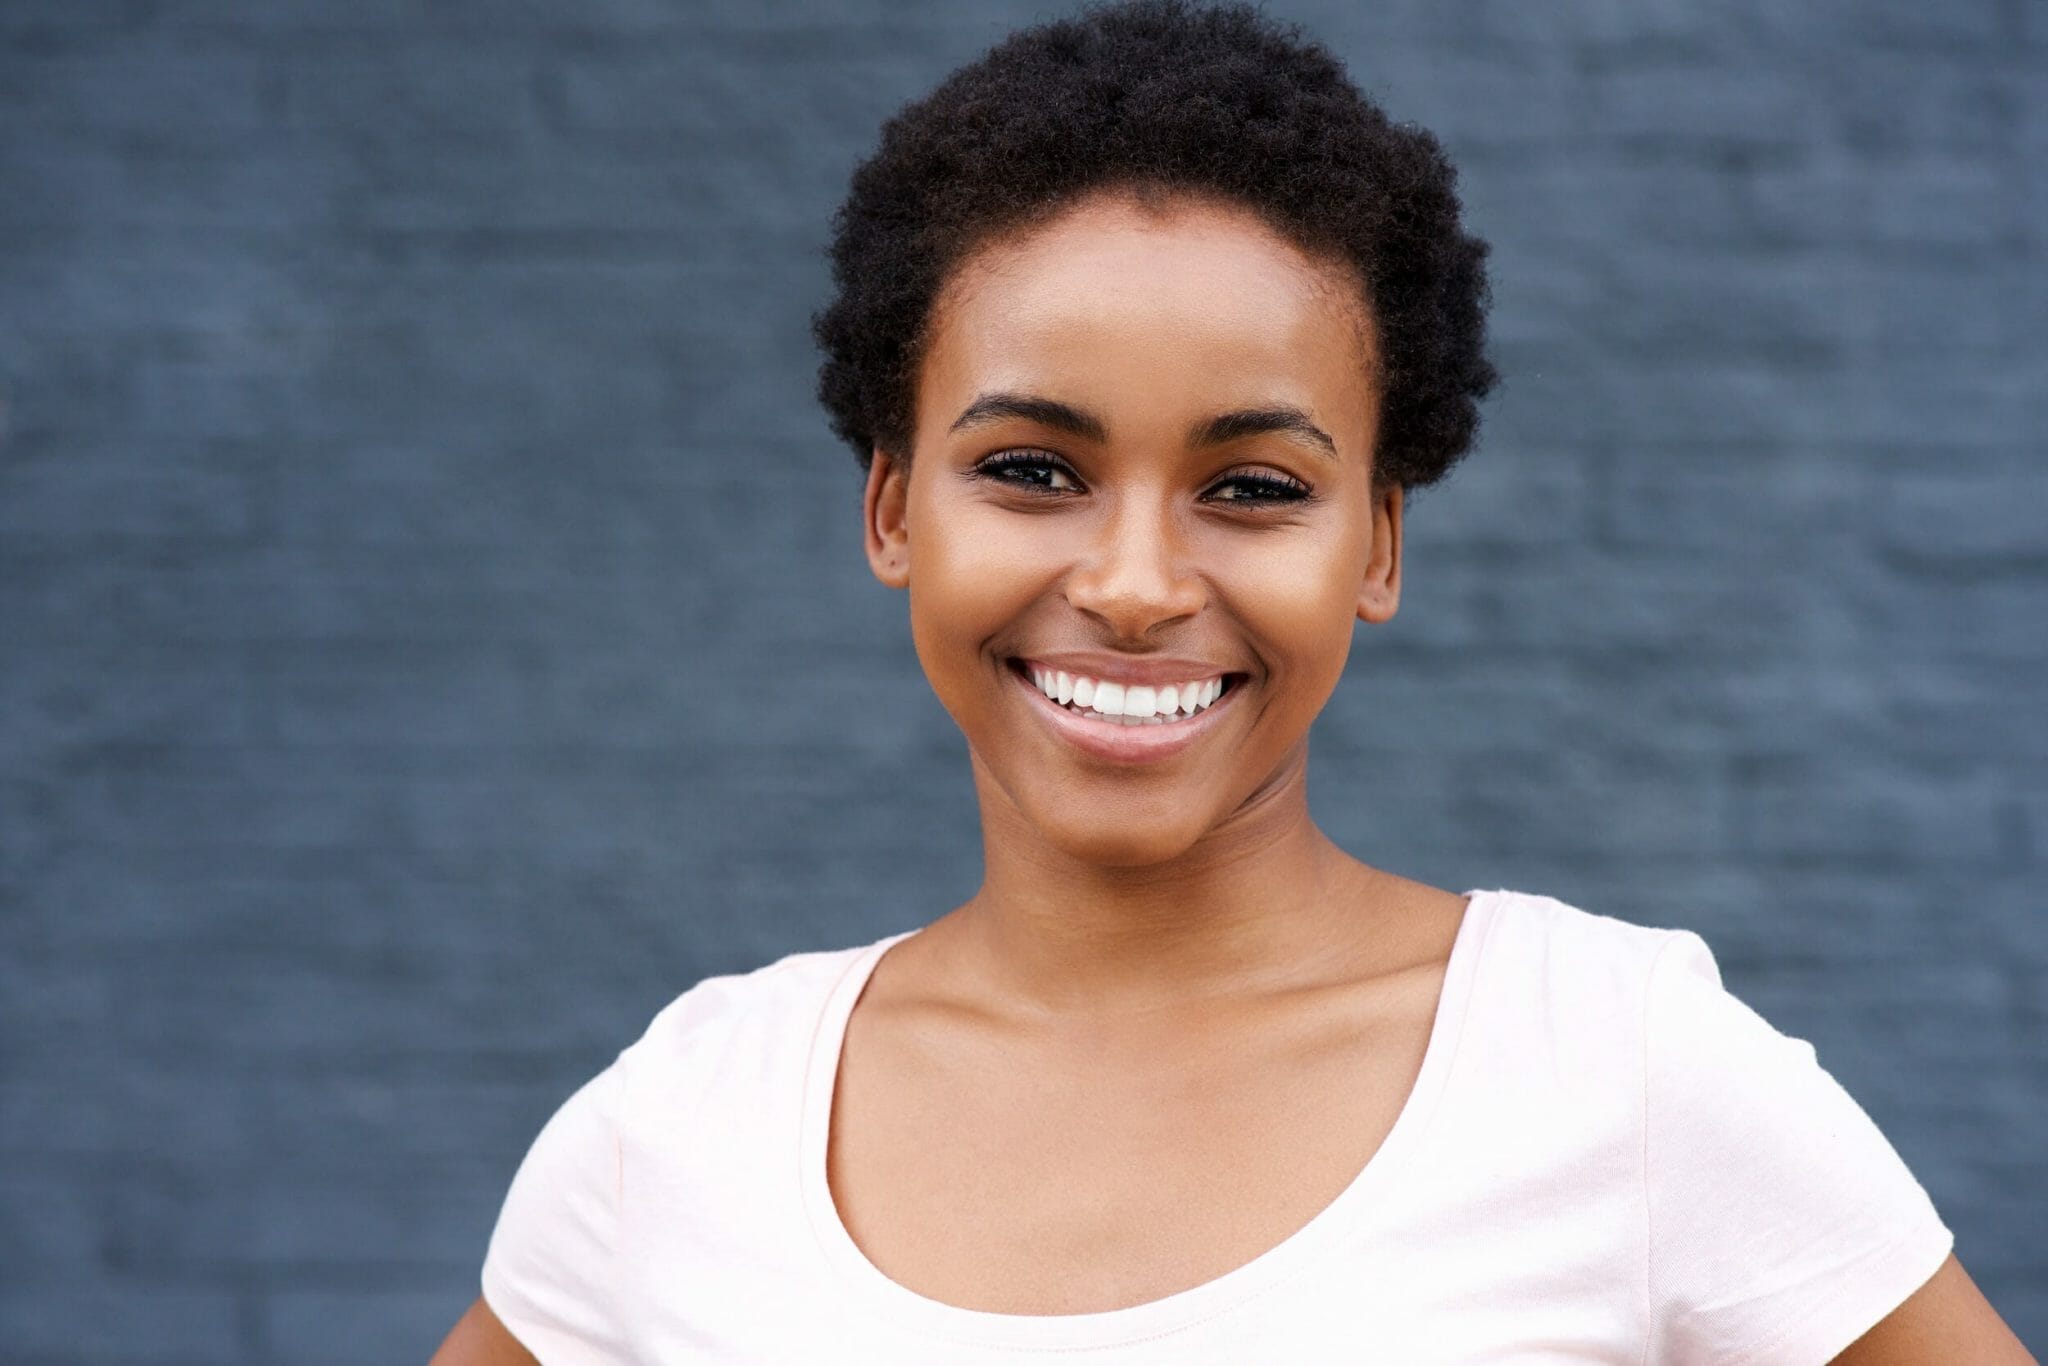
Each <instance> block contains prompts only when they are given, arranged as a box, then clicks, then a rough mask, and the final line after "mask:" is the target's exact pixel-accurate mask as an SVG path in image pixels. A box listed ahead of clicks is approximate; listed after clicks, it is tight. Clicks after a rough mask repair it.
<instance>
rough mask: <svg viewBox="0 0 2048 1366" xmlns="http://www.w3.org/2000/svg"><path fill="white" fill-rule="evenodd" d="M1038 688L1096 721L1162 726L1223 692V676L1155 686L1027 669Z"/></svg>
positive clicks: (1186, 714) (1056, 671) (1196, 710)
mask: <svg viewBox="0 0 2048 1366" xmlns="http://www.w3.org/2000/svg"><path fill="white" fill-rule="evenodd" d="M1029 672H1030V675H1031V681H1032V683H1033V684H1034V685H1036V687H1037V688H1038V690H1039V691H1040V692H1042V693H1044V694H1045V695H1046V696H1047V697H1049V698H1051V699H1052V700H1053V701H1054V702H1057V703H1059V704H1060V705H1061V706H1072V707H1073V708H1074V709H1075V710H1077V711H1085V712H1087V713H1088V714H1089V715H1091V716H1093V717H1094V718H1095V719H1096V720H1098V721H1115V722H1118V723H1119V724H1122V725H1127V726H1144V725H1150V726H1161V725H1167V724H1169V723H1171V722H1174V721H1178V720H1180V719H1181V718H1183V717H1187V716H1193V715H1194V714H1195V713H1196V712H1198V711H1201V710H1202V709H1203V708H1204V707H1207V706H1209V705H1210V704H1211V703H1213V702H1214V701H1215V700H1216V699H1217V698H1218V697H1220V696H1222V695H1223V679H1222V678H1221V677H1216V678H1209V679H1190V680H1189V681H1188V682H1186V683H1169V684H1167V685H1166V686H1164V687H1156V686H1154V685H1152V684H1148V683H1129V684H1126V683H1109V682H1105V681H1103V680H1100V679H1094V678H1088V677H1085V676H1083V675H1081V674H1070V673H1067V672H1065V671H1063V670H1059V669H1041V668H1037V667H1035V666H1034V667H1031V668H1030V669H1029Z"/></svg>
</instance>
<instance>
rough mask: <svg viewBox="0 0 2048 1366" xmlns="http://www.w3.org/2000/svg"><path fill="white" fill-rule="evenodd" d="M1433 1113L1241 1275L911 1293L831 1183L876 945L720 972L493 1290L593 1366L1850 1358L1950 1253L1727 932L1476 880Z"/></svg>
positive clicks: (526, 1175)
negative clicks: (1733, 975)
mask: <svg viewBox="0 0 2048 1366" xmlns="http://www.w3.org/2000/svg"><path fill="white" fill-rule="evenodd" d="M1471 897H1472V900H1471V904H1470V907H1469V909H1468V910H1467V911H1466V913H1465V918H1464V922H1463V924H1462V925H1461V926H1460V928H1459V931H1458V936H1457V940H1456V943H1455V946H1454V947H1453V949H1452V951H1451V957H1450V965H1449V969H1448V971H1447V972H1446V974H1445V978H1444V984H1443V991H1442V996H1441V998H1440V1000H1439V1002H1438V1005H1437V1010H1436V1018H1435V1023H1434V1025H1433V1028H1432V1032H1431V1034H1430V1037H1429V1044H1428V1047H1427V1050H1426V1052H1425V1053H1424V1056H1423V1061H1422V1067H1421V1071H1420V1074H1419V1075H1418V1077H1417V1079H1416V1082H1415V1086H1414V1090H1413V1092H1412V1094H1411V1095H1410V1096H1409V1098H1408V1100H1407V1102H1406V1104H1405V1106H1404V1107H1403V1108H1402V1110H1401V1112H1400V1114H1399V1117H1398V1118H1397V1120H1396V1121H1395V1123H1394V1126H1393V1129H1392V1131H1391V1132H1389V1133H1388V1135H1387V1137H1386V1139H1385V1141H1384V1142H1383V1143H1382V1144H1381V1146H1380V1148H1379V1151H1378V1152H1376V1153H1375V1154H1374V1155H1373V1156H1372V1158H1371V1160H1370V1161H1368V1162H1367V1163H1366V1165H1365V1167H1364V1169H1363V1170H1361V1171H1360V1172H1359V1173H1358V1175H1357V1176H1356V1177H1355V1178H1354V1179H1353V1181H1352V1182H1351V1184H1350V1185H1349V1186H1348V1187H1346V1188H1345V1190H1344V1191H1343V1193H1342V1194H1340V1195H1338V1196H1337V1198H1336V1199H1335V1200H1334V1201H1333V1202H1331V1203H1330V1204H1329V1205H1328V1206H1326V1207H1325V1208H1324V1209H1323V1210H1322V1211H1321V1212H1320V1213H1318V1214H1317V1215H1316V1216H1315V1217H1314V1218H1313V1219H1311V1220H1310V1221H1309V1222H1308V1223H1307V1224H1306V1225H1304V1226H1303V1227H1302V1228H1301V1229H1299V1230H1298V1231H1296V1232H1295V1233H1294V1234H1293V1235H1291V1236H1290V1237H1288V1238H1287V1239H1286V1240H1285V1241H1284V1242H1282V1243H1280V1244H1279V1245H1278V1246H1276V1247H1274V1248H1272V1249H1270V1250H1268V1251H1267V1252H1265V1253H1263V1254H1262V1255H1260V1256H1258V1257H1256V1258H1254V1259H1253V1260H1252V1261H1250V1262H1248V1263H1246V1264H1245V1265H1243V1266H1240V1267H1238V1268H1237V1269H1236V1270H1234V1271H1230V1272H1228V1273H1226V1274H1224V1275H1222V1276H1219V1277H1217V1278H1216V1279H1214V1280H1211V1281H1208V1282H1206V1283H1204V1284H1202V1285H1198V1286H1195V1287H1193V1288H1192V1289H1189V1290H1184V1291H1182V1292H1180V1293H1178V1294H1174V1295H1169V1296H1167V1297H1166V1298H1164V1299H1158V1300H1152V1301H1149V1302H1147V1303H1144V1304H1140V1305H1135V1306H1131V1307H1128V1308H1123V1309H1115V1310H1110V1311H1107V1312H1103V1313H1091V1314H1070V1315H1045V1316H1036V1315H1021V1314H996V1313H988V1312H984V1311H980V1310H970V1309H964V1308H961V1307H958V1306H955V1305H949V1304H944V1303H941V1302H939V1301H937V1300H933V1299H929V1298H926V1297H925V1296H922V1295H919V1294H917V1293H915V1292H914V1291H911V1290H909V1289H908V1288H906V1287H904V1286H901V1285H898V1284H897V1283H896V1282H894V1281H891V1280H890V1279H888V1278H887V1277H886V1276H884V1275H883V1274H882V1272H881V1271H880V1270H879V1269H877V1268H876V1267H875V1266H874V1265H873V1263H871V1262H869V1261H868V1260H867V1259H866V1257H865V1256H864V1255H863V1254H862V1253H861V1251H860V1249H859V1248H858V1247H857V1246H856V1245H855V1243H854V1242H853V1240H852V1238H851V1237H850V1236H849V1235H848V1233H847V1231H846V1229H845V1226H844V1225H843V1224H842V1223H841V1222H840V1220H839V1217H838V1213H837V1211H836V1209H835V1208H834V1206H833V1203H832V1199H831V1195H830V1191H829V1189H828V1187H827V1185H826V1180H825V1139H826V1123H827V1119H828V1116H829V1114H830V1111H831V1098H832V1087H833V1085H834V1082H835V1080H836V1077H837V1072H838V1060H839V1048H840V1042H841V1040H842V1038H843V1036H844V1032H845V1027H846V1021H847V1017H848V1016H849V1014H850V1013H851V1011H852V1008H853V1003H854V1000H855V998H856V997H857V996H858V995H859V993H860V990H861V987H862V986H863V984H864V983H865V982H866V981H867V977H868V974H869V972H870V971H871V970H872V969H873V967H874V965H875V963H876V961H877V960H878V959H879V958H880V957H881V955H882V952H883V950H885V949H887V948H888V947H889V945H891V944H893V943H895V942H896V941H897V940H899V939H902V938H904V937H906V935H907V934H908V933H911V932H909V931H906V932H905V934H897V935H891V936H889V937H887V938H884V939H880V940H877V941H875V942H874V943H871V944H867V945H864V946H861V947H857V948H850V949H840V950H834V951H829V952H818V953H799V954H793V955H791V956H789V957H786V958H783V959H781V960H780V961H778V962H776V963H773V964H771V965H769V966H767V967H763V968H760V969H757V970H755V971H753V972H749V973H744V974H733V975H729V976H722V977H712V978H708V979H706V980H705V981H703V982H700V983H699V984H698V985H696V986H695V987H693V988H691V989H690V990H689V991H686V992H684V993H683V995H682V996H680V997H679V998H677V999H676V1000H675V1001H674V1002H673V1003H672V1004H670V1005H669V1006H668V1007H667V1008H666V1009H664V1010H663V1011H662V1012H661V1013H660V1014H659V1015H657V1016H656V1017H655V1019H654V1021H653V1023H652V1024H651V1025H650V1026H649V1028H648V1030H647V1032H646V1034H645V1035H644V1036H642V1037H641V1039H640V1040H639V1041H638V1042H636V1043H635V1044H633V1045H632V1046H631V1047H629V1048H627V1049H626V1050H625V1051H624V1052H622V1053H621V1054H620V1055H619V1057H618V1060H617V1061H616V1062H614V1063H613V1064H612V1065H611V1066H609V1067H607V1068H606V1069H605V1070H604V1071H603V1072H601V1073H599V1074H598V1075H597V1076H596V1077H595V1078H593V1079H592V1080H591V1081H590V1082H589V1083H587V1084H586V1085H585V1086H584V1087H583V1088H582V1089H581V1090H579V1091H577V1092H576V1094H575V1095H574V1096H572V1097H570V1099H569V1100H568V1101H567V1102H566V1103H564V1104H563V1106H562V1108H561V1109H560V1110H559V1111H558V1112H557V1113H556V1114H555V1116H554V1118H553V1119H551V1120H550V1121H549V1122H548V1124H547V1126H546V1127H545V1128H544V1129H543V1130H542V1131H541V1134H540V1136H539V1137H538V1138H537V1139H536V1140H535V1141H534V1144H533V1148H532V1150H531V1151H530V1152H529V1153H528V1154H527V1157H526V1160H525V1162H524V1164H523V1165H522V1166H521V1167H520V1169H519V1173H518V1175H517V1176H516V1177H515V1178H514V1180H513V1182H512V1187H511V1190H510V1193H509V1194H508V1195H507V1197H506V1201H505V1206H504V1209H503V1212H502V1213H501V1214H500V1216H499V1219H498V1224H497V1228H496V1231H495V1232H494V1233H493V1235H492V1237H491V1243H490V1250H489V1252H488V1253H487V1255H486V1257H485V1260H484V1265H483V1294H484V1298H485V1300H486V1301H488V1302H489V1304H490V1306H491V1308H492V1309H493V1310H494V1311H495V1312H496V1314H497V1315H498V1317H499V1318H500V1319H502V1320H503V1321H504V1323H505V1324H506V1326H507V1327H508V1328H509V1329H510V1330H511V1331H512V1333H513V1335H514V1336H516V1337H517V1338H519V1340H520V1341H521V1342H523V1343H524V1344H525V1345H526V1346H527V1348H528V1349H529V1350H530V1351H532V1352H533V1353H534V1355H536V1356H537V1357H539V1358H540V1360H541V1361H542V1362H544V1363H547V1364H548V1366H555V1364H556V1363H580V1362H662V1363H669V1362H676V1363H681V1362H691V1363H697V1362H721V1363H743V1362H744V1363H775V1364H776V1366H791V1363H812V1362H819V1363H825V1362H829V1363H874V1364H875V1366H880V1363H890V1364H891V1366H896V1364H898V1363H906V1362H934V1363H945V1364H946V1366H983V1363H987V1364H988V1366H994V1363H1017V1362H1027V1361H1038V1362H1047V1363H1049V1362H1052V1361H1054V1360H1062V1361H1081V1362H1088V1363H1117V1364H1118V1366H1125V1364H1129V1366H1136V1364H1137V1363H1164V1362H1174V1363H1181V1362H1201V1363H1231V1364H1232V1366H1242V1363H1247V1362H1287V1363H1291V1364H1292V1366H1316V1364H1318V1363H1335V1362H1345V1363H1356V1362H1361V1361H1384V1362H1391V1363H1401V1364H1402V1366H1409V1364H1410V1363H1427V1362H1481V1361H1485V1362H1501V1361H1513V1362H1518V1363H1525V1362H1567V1361H1569V1362H1585V1361H1610V1362H1628V1363H1634V1364H1636V1366H1641V1364H1642V1363H1649V1362H1773V1363H1775V1362H1784V1363H1815V1362H1824V1361H1826V1360H1828V1359H1829V1358H1830V1357H1832V1356H1833V1355H1834V1354H1835V1353H1836V1352H1838V1351H1839V1350H1841V1349H1842V1348H1843V1347H1845V1346H1847V1345H1848V1344H1849V1343H1850V1342H1852V1341H1853V1340H1855V1339H1856V1338H1857V1337H1858V1336H1860V1335H1861V1334H1862V1333H1863V1332H1864V1330H1866V1329H1868V1328H1869V1327H1870V1326H1871V1325H1872V1324H1874V1323H1876V1322H1877V1321H1878V1320H1879V1319H1881V1318H1883V1317H1884V1316H1885V1315H1886V1314H1887V1313H1889V1312H1890V1311H1891V1310H1892V1309H1893V1308H1895V1307H1896V1306H1897V1305H1898V1304H1899V1303H1900V1302H1901V1301H1903V1300H1904V1299H1905V1298H1906V1297H1907V1296H1908V1295H1910V1294H1911V1293H1912V1292H1913V1291H1914V1290H1916V1289H1918V1288H1919V1287H1920V1286H1921V1285H1922V1284H1924V1283H1925V1282H1926V1281H1927V1279H1928V1278H1929V1277H1930V1276H1931V1275H1933V1273H1934V1271H1935V1269H1936V1268H1937V1267H1939V1266H1940V1265H1941V1263H1942V1261H1943V1259H1944V1258H1945V1257H1947V1255H1948V1253H1949V1250H1950V1247H1951V1244H1952V1241H1953V1240H1952V1238H1951V1236H1950V1233H1949V1230H1948V1229H1947V1228H1946V1227H1945V1226H1944V1225H1943V1224H1942V1221H1941V1219H1940V1217H1939V1216H1938V1215H1937V1214H1936V1212H1935V1210H1934V1206H1933V1204H1932V1203H1931V1202H1930V1201H1929V1199H1928V1197H1927V1194H1926V1192H1925V1191H1924V1190H1922V1189H1921V1187H1920V1185H1919V1183H1918V1182H1917V1181H1915V1180H1914V1178H1913V1176H1912V1174H1911V1173H1910V1172H1909V1171H1908V1170H1907V1168H1906V1166H1905V1164H1904V1163H1903V1162H1901V1161H1900V1159H1899V1157H1898V1155H1897V1154H1896V1153H1895V1152H1894V1151H1893V1150H1892V1147H1891V1145H1890V1144H1889V1143H1887V1142H1886V1141H1885V1139H1884V1137H1883V1135H1881V1134H1880V1133H1879V1132H1878V1130H1877V1128H1876V1126H1875V1125H1873V1124H1872V1123H1871V1121H1870V1119H1869V1118H1868V1117H1867V1116H1866V1115H1865V1114H1864V1112H1863V1111H1862V1109H1860V1108H1859V1107H1858V1106H1857V1104H1856V1102H1855V1101H1853V1100H1852V1099H1850V1097H1849V1096H1848V1094H1847V1093H1846V1092H1844V1091H1843V1090H1842V1088H1841V1087H1840V1086H1839V1085H1837V1084H1836V1082H1835V1081H1834V1079H1833V1078H1832V1077H1830V1076H1829V1075H1828V1074H1827V1073H1826V1072H1825V1071H1823V1070H1822V1069H1821V1068H1820V1067H1819V1065H1818V1064H1817V1063H1816V1061H1815V1059H1814V1052H1813V1048H1812V1046H1811V1045H1810V1044H1807V1043H1804V1042H1802V1041H1800V1040H1797V1039H1791V1038H1787V1037H1785V1036H1784V1035H1782V1034H1779V1033H1778V1032H1777V1031H1776V1030H1774V1029H1772V1028H1771V1026H1770V1025H1768V1024H1766V1023H1765V1022H1764V1021H1763V1020H1762V1019H1761V1018H1760V1017H1759V1016H1757V1015H1756V1014H1755V1013H1754V1012H1753V1011H1751V1010H1750V1009H1749V1008H1748V1007H1747V1006H1745V1005H1743V1004H1742V1003H1741V1002H1740V1001H1738V1000H1736V999H1735V998H1734V997H1733V996H1731V995H1729V994H1728V993H1727V991H1726V990H1724V989H1723V987H1722V986H1721V980H1720V974H1719V971H1718V970H1717V968H1716V967H1715V964H1714V960H1713V956H1712V955H1711V954H1710V953H1709V952H1708V950H1707V946H1706V944H1705V943H1704V942H1703V941H1702V940H1701V939H1700V938H1699V937H1698V936H1697V935H1694V934H1692V933H1689V932H1686V931H1681V930H1659V929H1645V928H1642V927H1640V926H1636V925H1631V924H1627V923H1625V922H1623V921H1620V920H1615V919H1611V918H1609V917H1606V916H1599V915H1591V914H1588V913H1586V912H1584V911H1580V910H1577V909H1574V908H1573V907H1570V906H1567V905H1565V904H1564V903H1562V902H1560V901H1557V900H1554V899H1552V898H1549V897H1542V896H1532V895H1526V894H1522V893H1515V892H1506V891H1475V892H1473V893H1472V894H1471Z"/></svg>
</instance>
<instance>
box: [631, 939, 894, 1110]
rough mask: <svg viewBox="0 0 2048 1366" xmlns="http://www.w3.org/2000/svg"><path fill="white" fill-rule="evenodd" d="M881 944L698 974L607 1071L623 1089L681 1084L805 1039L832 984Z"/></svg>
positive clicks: (756, 1060)
mask: <svg viewBox="0 0 2048 1366" xmlns="http://www.w3.org/2000/svg"><path fill="white" fill-rule="evenodd" d="M884 942H886V941H875V942H872V943H866V944H856V945H852V946H849V947H845V948H836V949H808V950H803V951H800V952H795V953H788V954H785V955H783V956H782V957H780V958H777V959H775V960H773V961H771V962H768V963H764V964H762V965H761V966H759V967H756V968H751V969H746V970H743V971H735V972H726V973H719V974H716V975H713V976H709V977H704V978H701V979H699V980H698V981H697V982H696V983H694V984H693V985H692V986H690V987H689V988H688V989H687V990H685V991H683V992H682V993H681V994H680V995H678V996H676V997H675V998H674V999H673V1000H671V1001H670V1002H669V1003H668V1004H667V1005H665V1006H663V1007H662V1008H661V1009H660V1010H659V1011H658V1012H656V1013H655V1015H654V1017H653V1018H652V1019H651V1020H650V1021H649V1022H648V1024H647V1026H646V1028H645V1029H644V1030H643V1031H642V1033H641V1034H640V1036H639V1038H637V1039H635V1040H634V1041H633V1042H632V1043H631V1044H629V1045H627V1046H626V1048H625V1049H623V1050H622V1051H621V1052H620V1054H619V1056H618V1060H617V1061H616V1062H615V1063H614V1064H613V1066H612V1068H611V1069H610V1070H612V1071H614V1072H616V1073H617V1074H618V1076H617V1077H616V1081H617V1082H618V1084H619V1085H620V1087H621V1089H622V1090H623V1091H629V1092H631V1091H639V1090H642V1089H645V1088H646V1087H649V1086H654V1087H657V1088H661V1089H666V1088H668V1087H675V1086H682V1087H687V1086H689V1085H691V1084H692V1083H693V1082H697V1083H701V1082H704V1081H708V1080H711V1079H713V1077H714V1076H715V1074H716V1073H718V1072H719V1071H722V1070H723V1069H724V1068H726V1067H728V1066H731V1065H734V1064H735V1063H736V1062H737V1063H738V1064H740V1065H752V1066H755V1067H758V1066H759V1065H761V1064H763V1063H766V1062H768V1061H769V1060H770V1058H771V1056H780V1055H782V1054H785V1053H787V1051H788V1050H789V1049H791V1048H792V1047H793V1046H796V1045H798V1044H799V1043H802V1044H808V1041H809V1038H810V1034H811V1030H812V1028H813V1026H815V1024H816V1023H817V1021H818V1020H819V1019H820V1017H821V1016H822V1014H823V1011H824V1009H825V1005H826V1001H827V999H828V998H829V997H830V996H831V994H832V991H833V989H834V988H835V987H836V986H837V985H838V984H839V983H840V982H841V981H843V980H844V979H845V977H846V974H847V973H848V972H849V971H850V970H852V969H853V967H854V966H855V965H856V964H857V963H858V962H859V961H860V960H861V958H862V956H863V955H865V954H868V953H871V952H875V951H876V950H877V949H878V948H879V947H880V945H881V944H882V943H884Z"/></svg>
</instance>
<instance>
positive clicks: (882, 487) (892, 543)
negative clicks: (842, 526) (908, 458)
mask: <svg viewBox="0 0 2048 1366" xmlns="http://www.w3.org/2000/svg"><path fill="white" fill-rule="evenodd" d="M908 507H909V470H908V468H907V466H906V464H905V462H903V461H901V460H897V459H895V458H894V457H892V456H890V455H888V454H886V453H884V452H883V451H882V449H881V448H880V447H879V446H878V447H876V448H875V451H874V456H873V458H872V459H871V460H870V461H869V462H868V483H867V490H866V492H865V493H864V494H863V495H862V497H861V515H862V519H863V526H864V531H863V536H862V539H863V541H864V542H865V545H866V549H867V556H868V567H869V568H870V569H872V570H873V571H874V575H875V577H876V578H877V579H879V580H881V581H882V582H883V583H884V584H886V585H887V586H889V587H890V588H903V587H906V586H907V585H908V584H909V583H910V529H909V522H908V517H907V512H908Z"/></svg>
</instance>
